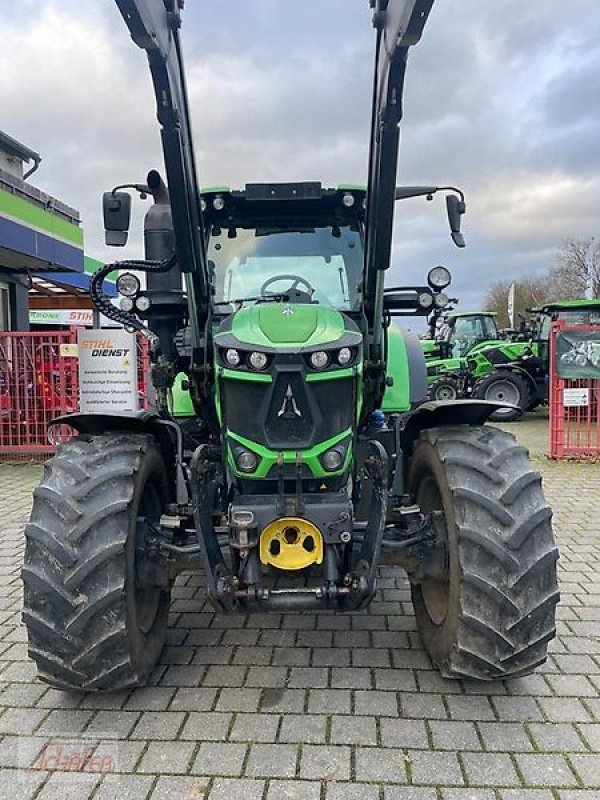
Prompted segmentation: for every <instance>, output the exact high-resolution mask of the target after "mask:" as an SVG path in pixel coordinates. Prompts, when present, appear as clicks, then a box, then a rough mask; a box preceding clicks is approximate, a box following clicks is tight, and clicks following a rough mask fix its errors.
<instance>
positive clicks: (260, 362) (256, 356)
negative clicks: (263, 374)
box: [248, 350, 267, 370]
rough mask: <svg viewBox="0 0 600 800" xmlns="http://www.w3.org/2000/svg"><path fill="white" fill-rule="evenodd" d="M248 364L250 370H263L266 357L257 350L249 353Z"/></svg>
mask: <svg viewBox="0 0 600 800" xmlns="http://www.w3.org/2000/svg"><path fill="white" fill-rule="evenodd" d="M248 361H249V362H250V366H251V367H252V369H258V370H260V369H264V368H265V367H266V366H267V357H266V355H265V354H264V353H260V352H259V351H258V350H255V351H254V352H252V353H250V356H249V358H248Z"/></svg>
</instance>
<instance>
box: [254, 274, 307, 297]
mask: <svg viewBox="0 0 600 800" xmlns="http://www.w3.org/2000/svg"><path fill="white" fill-rule="evenodd" d="M275 281H292V284H291V285H290V286H289V287H288V289H287V291H288V292H289V291H296V292H299V293H301V294H307V295H308V296H309V297H312V295H313V292H314V291H315V289H314V286H311V285H310V283H309V282H308V281H307V280H306V279H305V278H302V277H300V275H273V276H272V277H271V278H267V280H266V281H265V282H264V283H263V285H262V286H261V287H260V293H261V295H264V294H267V288H268V287H269V286H270V285H271V284H272V283H275ZM299 285H302V286H304V287H305V288H306V292H303V291H302V289H299V288H298V286H299ZM285 293H286V292H273V293H272V294H285Z"/></svg>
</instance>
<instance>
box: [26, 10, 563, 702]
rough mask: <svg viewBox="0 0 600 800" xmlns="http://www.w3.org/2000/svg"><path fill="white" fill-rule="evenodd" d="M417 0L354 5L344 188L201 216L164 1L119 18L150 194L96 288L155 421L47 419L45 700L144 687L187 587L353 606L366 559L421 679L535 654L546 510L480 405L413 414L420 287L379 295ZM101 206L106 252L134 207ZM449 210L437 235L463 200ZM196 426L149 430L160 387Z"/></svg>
mask: <svg viewBox="0 0 600 800" xmlns="http://www.w3.org/2000/svg"><path fill="white" fill-rule="evenodd" d="M432 4H433V0H371V2H370V5H371V7H372V9H373V22H374V26H375V30H376V60H375V65H376V66H375V75H374V83H373V107H372V115H371V120H372V127H371V144H370V155H369V164H368V186H367V190H366V192H365V191H364V190H360V189H357V188H355V187H353V186H340V187H337V188H331V189H329V188H324V187H323V186H322V185H321V184H320V183H318V182H305V183H270V184H248V185H246V186H245V188H243V189H240V190H230V189H217V190H214V191H207V192H203V193H202V196H200V194H199V191H198V188H197V187H198V185H199V184H198V181H197V177H196V171H195V158H194V152H193V149H192V146H191V141H192V140H191V132H190V124H189V111H188V106H187V99H186V90H185V80H184V69H183V61H182V47H181V38H180V37H181V8H180V6H181V5H182V4H181V3H180V2H178V0H117V5H118V7H119V9H120V11H121V13H122V16H123V19H124V21H125V23H126V25H127V27H128V28H129V31H130V33H131V35H132V38H133V40H134V42H135V43H136V44H137V45H138V46H139V47H141V48H143V49H144V50H145V51H146V53H147V57H148V61H149V65H150V71H151V75H152V79H153V83H154V88H155V94H156V98H157V110H158V120H159V124H160V127H161V136H162V145H163V153H164V161H165V169H166V178H167V181H166V183H164V182H163V181H162V180H161V178H160V176H159V174H158V173H157V172H156V171H151V172H150V173H149V174H148V177H147V180H146V183H145V184H144V185H134V186H133V187H132V188H133V189H134V190H135V189H137V190H138V191H142V192H144V193H147V194H150V195H151V196H152V197H153V200H154V203H153V205H152V206H151V208H150V210H149V211H148V213H147V215H146V219H145V232H144V233H145V259H144V260H142V261H129V262H121V263H120V264H117V265H116V266H117V268H119V269H124V268H130V269H133V270H134V271H136V270H141V271H143V272H145V273H146V285H145V287H144V288H141V285H140V282H139V281H138V280H137V277H136V275H135V274H133V273H129V274H127V273H126V274H124V275H121V276H120V278H119V281H118V287H119V292H120V293H121V295H122V297H123V305H122V309H121V310H118V309H116V308H114V306H112V305H111V303H110V300H109V299H108V298H107V297H106V296H105V295H104V294H103V292H102V281H103V280H104V278H105V277H106V275H108V273H109V272H110V271H111V270H112V269H114V268H115V265H114V264H111V265H107V266H106V267H104V268H103V269H102V270H100V271H99V272H98V273H97V274H96V276H95V277H94V279H93V286H92V293H93V296H94V300H95V303H96V305H97V307H98V308H99V309H101V310H102V312H103V313H105V314H107V315H108V316H112V318H113V319H115V320H117V321H118V322H120V323H122V324H124V325H126V326H127V327H128V328H130V329H132V330H137V331H140V332H141V333H143V334H144V335H147V336H148V337H149V338H150V339H151V345H152V383H153V400H154V410H150V411H144V412H140V413H125V412H123V413H120V414H76V415H69V416H67V417H62V418H60V419H58V420H56V423H57V424H60V423H68V424H70V425H71V426H72V427H73V428H74V429H76V430H77V431H78V436H76V437H75V438H73V439H72V440H70V441H68V442H66V443H65V444H64V445H62V446H61V447H60V448H59V449H58V451H57V453H56V455H55V456H54V458H52V459H51V460H50V461H49V462H48V463H47V465H46V468H45V472H44V477H43V479H42V482H41V484H40V486H39V487H38V488H37V489H36V490H35V493H34V503H33V509H32V513H31V518H30V521H29V524H28V526H27V529H26V553H25V562H24V566H23V580H24V584H25V600H24V612H23V618H24V621H25V624H26V626H27V632H28V640H29V653H30V655H31V657H32V658H33V659H34V660H35V661H36V663H37V667H38V671H39V675H40V677H41V678H42V679H43V680H45V681H47V682H49V683H50V684H52V685H54V686H58V687H62V688H67V689H83V690H101V689H104V690H108V689H117V688H123V687H128V686H134V685H139V684H142V683H144V682H145V681H146V679H147V678H148V675H149V673H150V670H151V669H152V667H153V665H154V663H155V662H156V659H157V658H158V655H159V653H160V650H161V647H162V645H163V642H164V638H165V631H166V626H167V615H168V610H169V602H170V591H171V587H172V585H173V581H174V579H175V577H176V575H177V574H178V573H179V572H181V571H182V570H186V571H189V570H198V571H203V573H204V576H205V580H206V588H207V592H208V597H209V599H210V601H211V602H212V603H213V604H214V606H215V607H216V608H217V609H218V610H219V611H221V612H222V613H224V614H225V613H229V612H236V611H237V612H249V611H256V610H259V611H278V612H282V611H285V612H301V611H306V610H310V611H313V612H314V611H319V610H321V609H328V610H334V611H339V612H343V611H357V610H359V609H362V608H365V607H366V606H368V604H369V602H370V601H371V599H372V597H373V596H374V593H375V589H376V575H377V567H378V565H379V564H380V563H381V562H382V559H383V557H384V556H385V557H386V558H389V559H393V561H394V563H397V564H400V565H401V566H403V567H404V568H405V569H406V570H407V572H408V576H409V578H410V582H411V587H412V598H413V603H414V609H415V615H416V620H417V625H418V628H419V631H420V633H421V636H422V639H423V642H424V644H425V647H426V648H427V650H428V652H429V654H430V656H431V658H432V660H433V662H434V663H435V664H437V665H438V667H439V669H440V671H441V672H442V674H443V675H445V676H448V677H462V676H467V677H471V678H481V679H498V678H508V677H514V676H518V675H523V674H526V673H529V672H531V671H532V670H533V669H534V668H535V667H536V666H537V665H539V664H541V663H542V662H543V661H544V660H545V658H546V651H547V645H548V642H549V640H550V639H552V637H553V636H554V633H555V606H556V603H557V601H558V589H557V581H556V560H557V557H558V554H557V549H556V545H555V543H554V538H553V533H552V527H551V516H552V512H551V510H550V508H549V507H548V505H547V504H546V501H545V499H544V495H543V492H542V487H541V481H540V477H539V475H538V474H537V473H536V472H535V471H533V469H532V466H531V464H530V462H529V459H528V456H527V453H526V451H525V450H524V449H523V448H521V447H518V446H517V445H516V443H515V440H514V438H513V437H512V436H510V435H509V434H507V433H504V432H502V431H500V430H497V429H495V428H493V427H488V426H486V425H485V424H484V423H485V420H486V418H487V417H488V416H489V414H490V412H492V411H493V410H494V409H496V408H497V407H498V406H497V405H496V404H493V403H486V402H482V401H474V402H471V401H463V402H462V403H428V402H425V401H426V395H427V372H426V366H425V359H424V356H423V351H422V348H421V345H420V343H419V340H418V339H417V337H416V336H412V335H410V334H408V333H403V332H401V331H399V330H398V329H394V333H391V328H390V326H391V321H392V319H393V318H394V316H396V315H398V314H413V315H416V316H419V315H422V316H426V315H427V314H429V313H430V311H431V307H432V305H433V304H434V302H435V300H434V295H435V290H434V289H432V288H431V286H417V287H408V288H407V287H402V286H400V287H388V288H384V278H385V274H386V270H387V269H388V267H389V266H390V260H391V249H392V227H393V215H394V204H395V201H396V199H401V198H402V197H408V196H418V195H425V196H429V195H431V194H433V193H434V192H435V191H438V187H400V188H397V187H396V185H395V179H396V172H397V158H398V142H399V123H400V120H401V117H402V89H403V83H404V74H405V68H406V62H407V56H408V51H409V49H410V47H411V46H413V45H415V44H416V43H417V42H418V41H419V39H420V38H421V34H422V31H423V28H424V26H425V23H426V21H427V18H428V15H429V12H430V10H431V7H432ZM122 188H123V187H119V190H116V189H115V190H113V191H112V192H108V193H107V194H106V195H105V199H104V210H105V228H106V230H107V240H108V241H110V242H112V243H113V244H120V245H122V244H124V243H125V241H126V238H127V229H128V225H129V209H130V205H131V195H130V194H128V193H127V192H124V191H122ZM439 191H442V192H445V194H446V204H447V210H448V216H449V221H450V226H451V232H452V238H453V240H454V241H455V243H456V244H457V245H459V246H462V245H464V242H463V240H462V235H461V232H460V221H461V215H462V214H463V213H464V210H465V206H464V198H463V197H462V194H461V193H460V192H459V191H458V190H455V189H452V188H449V187H439ZM182 373H183V374H184V375H185V376H186V377H185V379H184V380H186V382H187V383H186V391H189V394H190V397H191V401H192V404H193V415H188V414H186V415H185V417H184V418H183V419H184V421H181V420H182V418H180V417H179V416H176V417H174V416H173V415H172V414H171V413H170V408H171V407H172V406H171V403H172V389H173V384H174V382H175V380H176V379H177V378H178V376H179V378H178V379H179V380H182V378H181V374H182Z"/></svg>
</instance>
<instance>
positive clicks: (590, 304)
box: [529, 300, 600, 314]
mask: <svg viewBox="0 0 600 800" xmlns="http://www.w3.org/2000/svg"><path fill="white" fill-rule="evenodd" d="M588 308H589V309H592V310H597V309H600V300H555V301H553V302H552V303H544V304H543V305H541V306H536V307H535V308H531V309H529V310H530V311H531V313H533V314H551V313H552V312H553V311H570V310H571V309H572V310H580V309H588Z"/></svg>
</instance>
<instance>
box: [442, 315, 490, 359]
mask: <svg viewBox="0 0 600 800" xmlns="http://www.w3.org/2000/svg"><path fill="white" fill-rule="evenodd" d="M499 338H500V334H499V333H498V327H497V325H496V314H495V312H493V311H477V312H459V311H455V312H452V313H450V314H447V315H446V318H445V320H444V322H443V323H442V325H441V327H440V329H439V331H438V335H437V340H438V342H439V343H440V344H442V345H443V346H444V349H445V351H446V352H445V353H443V354H442V357H443V358H444V357H445V358H464V357H465V356H466V355H467V354H468V353H469V352H470V350H471V349H472V348H473V347H474V346H475V345H477V344H479V343H480V342H485V341H489V340H496V339H499Z"/></svg>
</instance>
